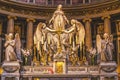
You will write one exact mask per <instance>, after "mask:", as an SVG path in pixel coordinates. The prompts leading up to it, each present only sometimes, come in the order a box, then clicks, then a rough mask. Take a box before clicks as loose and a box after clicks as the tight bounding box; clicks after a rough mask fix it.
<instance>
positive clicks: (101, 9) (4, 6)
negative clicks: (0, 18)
mask: <svg viewBox="0 0 120 80" xmlns="http://www.w3.org/2000/svg"><path fill="white" fill-rule="evenodd" d="M55 9H56V6H51V7H50V6H38V5H30V4H25V3H18V2H14V1H8V0H1V1H0V13H2V14H7V15H8V14H9V13H10V14H12V15H13V14H15V16H18V17H25V18H29V17H32V18H34V19H45V20H47V19H49V18H50V16H51V15H52V14H53V12H54V10H55ZM63 10H64V11H65V14H66V15H67V16H68V17H69V18H76V19H83V18H85V17H86V16H88V17H90V18H94V17H101V16H102V15H100V14H105V15H106V14H108V15H111V14H115V13H120V1H119V0H110V1H108V2H104V3H96V4H88V5H87V4H86V5H85V4H84V5H78V6H65V7H63Z"/></svg>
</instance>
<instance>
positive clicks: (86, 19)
mask: <svg viewBox="0 0 120 80" xmlns="http://www.w3.org/2000/svg"><path fill="white" fill-rule="evenodd" d="M87 21H88V22H91V21H92V19H91V18H84V19H83V22H87Z"/></svg>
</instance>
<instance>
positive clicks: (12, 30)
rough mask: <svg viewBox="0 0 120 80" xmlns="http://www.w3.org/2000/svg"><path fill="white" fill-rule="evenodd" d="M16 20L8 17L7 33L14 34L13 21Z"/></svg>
mask: <svg viewBox="0 0 120 80" xmlns="http://www.w3.org/2000/svg"><path fill="white" fill-rule="evenodd" d="M16 19H17V18H16V17H15V16H8V26H7V33H14V20H16Z"/></svg>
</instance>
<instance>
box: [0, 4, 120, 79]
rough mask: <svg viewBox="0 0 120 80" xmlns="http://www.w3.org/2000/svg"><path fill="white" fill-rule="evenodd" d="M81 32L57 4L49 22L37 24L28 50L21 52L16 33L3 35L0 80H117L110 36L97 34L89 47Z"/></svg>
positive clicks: (74, 21) (80, 28) (78, 22)
mask: <svg viewBox="0 0 120 80" xmlns="http://www.w3.org/2000/svg"><path fill="white" fill-rule="evenodd" d="M85 33H86V31H85V29H84V26H83V24H82V23H81V22H80V21H78V20H76V19H71V20H70V22H69V20H68V19H67V17H66V15H65V14H64V12H63V11H62V5H58V7H57V9H56V11H55V12H54V13H53V16H52V18H51V19H50V21H49V23H43V22H40V23H39V24H38V25H37V29H36V31H35V33H34V37H33V40H34V45H33V47H32V48H30V49H21V46H20V45H21V44H20V37H19V34H16V35H15V39H13V36H14V35H13V34H12V33H9V34H8V35H6V42H5V47H6V49H5V57H6V58H5V61H4V62H3V66H2V68H3V73H2V75H1V76H2V77H1V80H13V79H14V80H108V79H111V80H118V78H117V76H118V74H117V72H116V68H117V64H116V62H115V61H114V60H113V50H114V47H113V46H114V45H113V42H112V40H113V36H112V35H111V34H108V33H105V34H104V35H102V36H101V35H99V34H97V35H96V44H95V46H96V47H89V46H87V45H86V44H85V37H86V36H85ZM21 55H22V57H23V59H24V60H23V59H22V58H21Z"/></svg>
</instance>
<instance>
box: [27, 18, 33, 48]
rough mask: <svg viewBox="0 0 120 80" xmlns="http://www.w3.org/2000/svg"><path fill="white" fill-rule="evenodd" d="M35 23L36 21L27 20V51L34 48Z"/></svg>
mask: <svg viewBox="0 0 120 80" xmlns="http://www.w3.org/2000/svg"><path fill="white" fill-rule="evenodd" d="M33 22H35V20H34V19H27V41H26V48H27V49H31V48H32V46H33Z"/></svg>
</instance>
